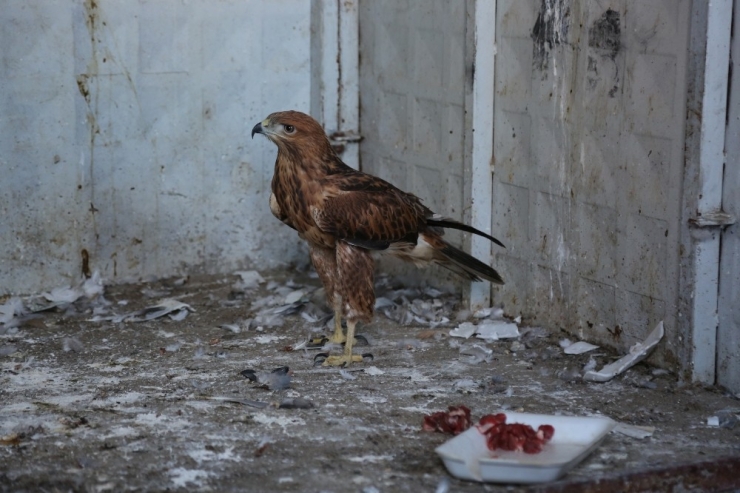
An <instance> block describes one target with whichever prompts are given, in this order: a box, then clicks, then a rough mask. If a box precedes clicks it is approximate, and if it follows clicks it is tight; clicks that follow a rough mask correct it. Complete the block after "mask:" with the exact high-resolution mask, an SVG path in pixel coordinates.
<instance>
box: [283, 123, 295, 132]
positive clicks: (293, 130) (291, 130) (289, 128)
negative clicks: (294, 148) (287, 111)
mask: <svg viewBox="0 0 740 493" xmlns="http://www.w3.org/2000/svg"><path fill="white" fill-rule="evenodd" d="M285 131H286V132H288V133H289V134H292V133H293V132H295V127H294V126H293V125H285Z"/></svg>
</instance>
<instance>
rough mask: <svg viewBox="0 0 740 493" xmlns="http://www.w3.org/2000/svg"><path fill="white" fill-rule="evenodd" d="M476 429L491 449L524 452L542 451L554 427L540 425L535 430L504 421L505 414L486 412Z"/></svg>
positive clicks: (534, 452)
mask: <svg viewBox="0 0 740 493" xmlns="http://www.w3.org/2000/svg"><path fill="white" fill-rule="evenodd" d="M477 428H478V431H480V432H481V433H482V434H483V435H485V437H486V445H488V448H489V449H491V450H497V449H500V450H512V451H519V452H524V453H526V454H536V453H539V452H542V446H543V445H544V444H546V443H547V442H549V441H550V439H551V438H552V436H553V434H554V433H555V428H553V427H552V426H551V425H540V427H539V428H537V431H535V430H534V428H532V427H531V426H529V425H525V424H521V423H511V424H507V423H506V415H505V414H503V413H499V414H487V415H486V416H483V417H482V418H481V419H480V421H479V422H478V426H477Z"/></svg>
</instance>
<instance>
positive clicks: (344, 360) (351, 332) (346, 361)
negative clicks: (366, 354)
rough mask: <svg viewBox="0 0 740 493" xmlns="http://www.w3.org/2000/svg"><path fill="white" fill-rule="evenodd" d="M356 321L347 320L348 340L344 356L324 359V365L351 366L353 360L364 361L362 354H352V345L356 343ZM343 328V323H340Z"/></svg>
mask: <svg viewBox="0 0 740 493" xmlns="http://www.w3.org/2000/svg"><path fill="white" fill-rule="evenodd" d="M355 325H357V322H355V321H349V320H348V321H347V342H345V344H344V354H343V355H342V356H329V357H328V358H326V360H324V366H344V365H347V366H349V365H350V364H352V362H353V361H358V362H359V361H362V356H361V355H359V354H352V346H354V345H355ZM339 328H340V330H341V325H340V327H339Z"/></svg>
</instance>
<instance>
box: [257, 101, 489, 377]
mask: <svg viewBox="0 0 740 493" xmlns="http://www.w3.org/2000/svg"><path fill="white" fill-rule="evenodd" d="M255 133H261V134H263V135H265V136H266V137H267V138H268V139H270V140H271V141H272V142H274V143H275V144H276V145H277V147H278V154H277V160H276V161H275V175H274V176H273V178H272V195H271V196H270V210H271V211H272V213H273V214H274V215H275V217H277V218H278V219H280V220H281V221H282V222H283V223H285V224H287V225H288V226H290V227H291V228H293V229H295V230H296V231H298V234H299V235H300V236H301V238H303V239H305V240H306V241H307V242H308V245H309V249H310V254H311V262H312V263H313V265H314V267H315V268H316V271H317V272H318V274H319V277H320V278H321V282H322V283H323V284H324V288H325V289H326V295H327V298H328V301H329V303H330V304H331V306H332V308H333V309H334V314H335V317H334V321H335V332H334V336H333V337H332V339H331V340H332V341H335V342H343V341H344V340H345V337H344V335H343V334H342V327H341V318H342V316H343V317H345V318H346V319H347V337H346V345H345V354H344V356H341V357H332V358H329V359H327V362H326V364H334V365H339V364H349V363H350V362H351V361H353V360H354V361H358V360H359V359H361V358H360V357H359V356H353V355H352V345H353V341H354V331H355V325H356V324H357V322H358V321H364V322H367V321H370V320H371V318H372V314H373V307H374V305H375V293H374V289H373V269H374V263H373V257H372V255H371V252H372V251H381V252H385V253H388V254H391V255H395V256H397V257H400V258H402V259H404V260H407V261H411V262H414V263H415V264H416V265H419V266H423V265H427V264H430V263H435V264H438V265H441V266H442V267H445V268H447V269H449V270H451V271H453V272H455V273H456V274H459V275H461V276H463V277H465V278H467V279H470V280H475V281H479V280H482V279H485V280H488V281H491V282H494V283H497V284H503V280H502V279H501V276H499V274H498V273H497V272H496V271H495V270H494V269H493V268H491V267H490V266H488V265H486V264H484V263H483V262H481V261H479V260H478V259H476V258H474V257H472V256H470V255H468V254H467V253H465V252H463V251H462V250H460V249H458V248H456V247H454V246H452V245H450V244H449V243H447V242H446V241H445V240H444V238H443V235H444V228H452V229H458V230H462V231H467V232H470V233H474V234H478V235H480V236H483V237H485V238H488V239H489V240H491V241H493V242H495V243H497V244H498V245H501V246H503V245H502V244H501V242H500V241H498V240H497V239H495V238H493V237H492V236H490V235H487V234H485V233H483V232H481V231H479V230H477V229H475V228H473V227H471V226H468V225H466V224H463V223H460V222H458V221H455V220H453V219H449V218H444V217H442V216H440V215H438V214H435V213H433V212H432V211H431V210H430V209H429V208H427V207H425V206H424V205H423V204H422V203H421V201H420V200H419V198H418V197H416V196H414V195H412V194H410V193H406V192H403V191H402V190H399V189H398V188H396V187H394V186H393V185H391V184H390V183H388V182H387V181H385V180H382V179H380V178H377V177H375V176H372V175H368V174H365V173H362V172H360V171H356V170H354V169H352V168H350V167H349V166H347V165H346V164H344V163H343V162H342V160H341V159H339V157H338V156H337V155H336V153H335V152H334V150H333V149H332V147H331V144H330V143H329V139H328V138H327V137H326V134H325V133H324V130H323V128H322V127H321V125H320V124H319V123H318V122H317V121H316V120H314V119H313V118H311V117H310V116H308V115H306V114H304V113H300V112H298V111H283V112H279V113H273V114H271V115H270V116H268V117H267V118H266V119H265V120H264V121H262V122H260V123H258V124H257V125H255V127H254V128H253V129H252V136H253V137H254V134H255Z"/></svg>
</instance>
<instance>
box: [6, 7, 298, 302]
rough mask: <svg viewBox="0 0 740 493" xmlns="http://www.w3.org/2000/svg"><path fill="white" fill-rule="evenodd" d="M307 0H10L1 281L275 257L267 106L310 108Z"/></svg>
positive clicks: (161, 270)
mask: <svg viewBox="0 0 740 493" xmlns="http://www.w3.org/2000/svg"><path fill="white" fill-rule="evenodd" d="M310 3H311V2H310V0H244V1H226V0H223V1H215V0H192V1H188V2H182V1H179V0H178V1H176V0H157V1H147V0H140V1H138V2H121V1H116V0H95V1H92V0H87V1H84V2H83V1H72V0H67V1H59V2H47V1H42V0H31V1H29V0H6V1H5V2H3V8H2V9H0V45H1V46H3V49H2V50H1V51H0V295H3V294H7V293H28V292H35V291H38V290H41V289H45V288H49V287H50V286H54V285H58V284H63V283H65V282H70V281H72V280H76V279H77V278H78V277H79V276H80V273H81V268H82V260H81V252H82V250H86V251H87V252H88V253H89V258H90V262H89V264H90V269H91V270H95V269H99V270H100V271H101V273H102V274H103V276H104V277H105V278H107V279H109V280H113V281H123V280H134V279H138V278H141V277H149V276H168V275H178V274H185V273H198V272H208V273H217V272H228V271H231V270H233V269H236V268H240V267H245V266H249V265H259V266H260V267H263V268H264V267H271V266H277V265H279V264H285V263H287V262H290V261H292V260H294V259H295V258H296V256H297V255H298V252H299V250H298V245H299V240H298V238H297V236H296V235H294V234H292V233H291V232H286V229H285V228H284V227H282V225H281V224H280V223H279V222H277V221H275V220H274V218H273V217H272V216H271V214H270V212H269V209H268V207H267V199H268V196H269V192H268V190H269V180H270V178H271V175H272V166H273V163H274V158H275V149H274V146H272V145H270V144H269V143H268V142H266V141H265V140H264V139H255V140H254V141H252V140H250V139H249V131H250V129H251V128H252V126H253V125H254V124H255V123H256V122H257V121H260V120H261V119H263V118H264V117H265V116H266V115H267V114H268V113H270V112H272V111H277V110H282V109H289V108H295V109H299V110H303V111H308V110H309V98H310V77H311V74H310V72H311V70H310V68H311V67H310V44H309V37H310Z"/></svg>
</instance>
